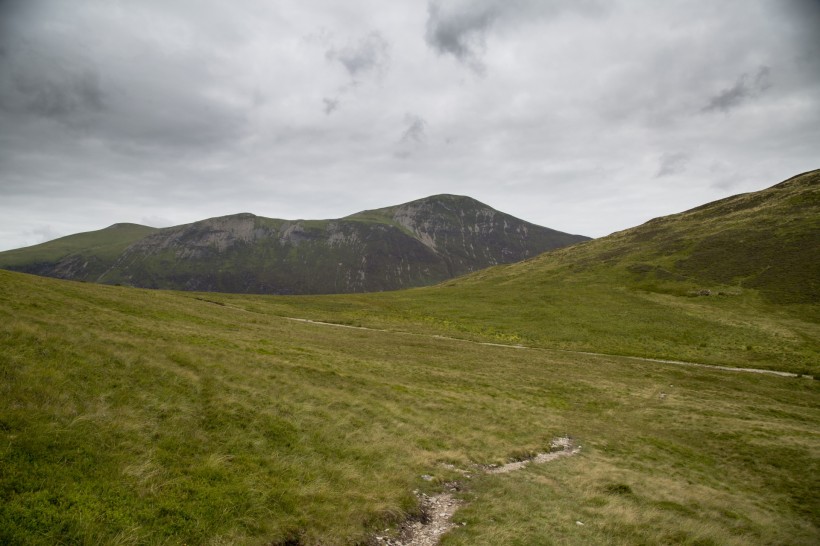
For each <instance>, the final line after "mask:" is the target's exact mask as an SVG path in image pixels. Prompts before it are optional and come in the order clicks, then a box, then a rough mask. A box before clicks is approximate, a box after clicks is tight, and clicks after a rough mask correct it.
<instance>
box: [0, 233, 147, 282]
mask: <svg viewBox="0 0 820 546" xmlns="http://www.w3.org/2000/svg"><path fill="white" fill-rule="evenodd" d="M156 231H157V229H156V228H152V227H148V226H141V225H139V224H114V225H112V226H109V227H107V228H105V229H100V230H97V231H89V232H87V233H77V234H75V235H69V236H67V237H61V238H59V239H55V240H53V241H48V242H46V243H42V244H39V245H34V246H29V247H25V248H19V249H16V250H8V251H5V252H0V267H2V268H3V269H11V270H24V271H26V272H28V273H33V274H35V275H49V276H53V277H58V278H73V279H76V280H93V279H94V278H96V277H98V276H99V275H102V274H103V273H104V272H105V271H106V270H107V269H108V268H109V267H110V266H111V264H112V263H113V262H114V260H115V259H116V258H117V256H119V255H120V254H122V252H123V251H124V250H125V249H126V248H128V246H130V245H131V244H132V243H134V242H136V241H138V240H140V239H142V238H143V237H146V236H148V235H150V234H151V233H154V232H156Z"/></svg>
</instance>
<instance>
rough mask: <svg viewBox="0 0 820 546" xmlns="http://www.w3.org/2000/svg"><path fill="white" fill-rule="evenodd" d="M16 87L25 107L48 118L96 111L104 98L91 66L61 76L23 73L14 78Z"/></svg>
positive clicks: (101, 106)
mask: <svg viewBox="0 0 820 546" xmlns="http://www.w3.org/2000/svg"><path fill="white" fill-rule="evenodd" d="M15 87H16V88H17V91H19V93H20V94H21V99H22V102H23V103H24V104H25V107H26V108H27V109H28V111H30V112H31V113H33V114H37V115H40V116H43V117H48V118H55V119H60V120H67V119H68V118H69V117H70V116H72V115H73V114H78V113H83V112H99V111H101V110H102V109H103V107H104V102H105V101H104V93H103V91H102V88H101V86H100V78H99V75H98V74H97V73H96V72H94V71H91V70H88V71H85V72H81V73H77V74H70V75H67V76H66V77H65V78H64V79H63V80H57V79H55V78H49V79H40V80H37V79H30V78H26V77H23V78H19V79H17V80H16V81H15ZM0 100H2V99H0Z"/></svg>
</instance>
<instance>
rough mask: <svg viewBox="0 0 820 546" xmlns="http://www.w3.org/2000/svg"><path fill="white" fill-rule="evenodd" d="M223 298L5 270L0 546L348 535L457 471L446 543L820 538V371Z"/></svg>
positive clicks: (0, 334)
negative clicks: (535, 461)
mask: <svg viewBox="0 0 820 546" xmlns="http://www.w3.org/2000/svg"><path fill="white" fill-rule="evenodd" d="M404 297H407V298H411V297H412V295H410V294H408V295H405V296H404ZM197 298H200V299H197ZM237 298H239V297H230V298H228V297H225V296H223V295H217V294H209V295H192V294H189V293H168V292H152V291H144V290H136V289H128V288H120V287H106V286H98V285H89V284H82V283H73V282H65V281H55V280H50V279H43V278H37V277H31V276H28V275H22V274H15V273H8V272H0V377H2V382H0V389H1V391H0V542H3V543H27V544H56V543H72V544H96V543H115V544H185V543H187V544H232V543H241V544H285V543H292V544H293V543H300V544H303V545H307V544H311V545H318V544H356V543H364V542H366V541H367V540H368V539H369V537H371V536H372V534H373V533H374V532H376V531H377V530H378V531H379V532H380V533H383V532H384V529H385V528H392V529H395V526H396V525H397V524H398V523H399V522H401V521H402V520H403V519H404V518H406V517H408V516H409V515H412V514H414V513H417V511H418V506H417V502H416V500H415V498H414V496H413V494H412V491H413V490H426V491H428V492H431V491H435V490H436V489H437V488H439V487H441V484H442V483H444V482H446V481H449V480H452V479H459V480H461V481H462V486H463V490H462V491H461V492H460V493H459V495H461V496H462V497H463V498H464V499H465V500H466V501H468V503H467V504H466V505H465V507H463V508H462V509H460V510H459V511H458V512H457V514H456V516H455V520H456V521H457V522H464V523H466V525H464V526H458V527H457V529H455V530H454V531H453V532H452V533H450V534H449V535H448V536H447V537H446V538H445V540H444V541H443V544H552V543H555V544H590V543H601V544H641V543H643V544H659V543H689V544H816V543H817V541H818V540H820V532H819V531H818V523H819V522H818V514H820V505H819V501H818V497H817V495H816V491H817V490H818V489H819V488H820V487H818V486H820V483H818V478H817V476H820V472H819V471H820V468H818V461H820V432H818V430H819V429H818V422H820V407H818V403H817V401H818V383H817V382H816V381H813V380H811V379H804V378H781V377H767V376H757V375H746V374H736V373H730V372H721V371H717V370H707V369H697V368H681V367H676V366H670V365H663V364H658V363H649V362H636V361H630V360H625V359H620V358H617V357H600V356H593V355H577V354H568V353H560V352H554V351H547V350H515V349H508V348H504V347H491V346H483V345H477V344H470V343H464V342H461V341H456V340H448V339H441V338H434V337H429V336H427V335H409V334H403V333H395V332H393V333H391V332H377V331H366V330H356V329H348V328H333V327H328V326H322V325H316V324H308V323H301V322H295V321H290V320H287V319H283V318H282V317H281V316H277V314H276V313H279V314H283V313H284V311H287V312H289V313H292V312H295V311H297V310H300V309H302V310H303V311H304V312H305V313H306V314H310V313H320V314H321V313H329V309H330V308H332V307H333V306H336V305H338V306H340V307H341V306H347V305H349V302H348V300H324V301H325V303H322V304H321V305H319V306H318V307H317V306H316V305H315V304H314V303H311V300H309V299H307V300H305V299H291V300H286V301H285V302H282V301H280V300H278V299H259V300H257V299H251V298H248V299H241V298H240V299H237ZM205 300H210V301H205ZM373 301H375V302H379V301H382V300H379V299H378V298H377V299H375V300H373ZM384 301H387V300H384ZM212 302H219V303H223V304H225V305H216V304H214V303H212ZM423 302H424V299H423V298H421V299H420V303H419V304H418V305H419V308H421V307H422V306H423ZM354 303H355V300H354ZM375 305H378V303H377V304H375ZM384 305H385V306H386V307H385V308H386V309H388V310H389V309H390V307H389V306H387V305H388V304H384ZM389 305H394V304H392V303H391V304H389ZM243 306H244V307H245V308H244V309H243V308H241V307H243ZM300 306H302V307H300ZM311 306H313V307H311ZM322 306H325V307H322ZM351 309H353V310H354V311H355V310H356V307H355V305H352V306H350V307H349V308H348V309H347V311H344V312H342V314H341V315H339V317H340V319H342V318H343V317H344V316H345V315H344V313H345V312H347V313H349V312H350V310H351ZM682 313H683V311H682ZM721 313H722V311H721ZM478 315H479V313H478V312H476V313H475V316H478ZM707 315H708V313H707ZM347 316H349V317H350V316H354V315H352V314H349V315H347ZM730 316H734V315H730ZM385 317H387V314H386V313H385V314H383V315H377V318H376V319H374V321H375V322H378V323H382V322H384V323H388V322H389V323H391V324H393V322H391V321H388V320H387V319H386V318H385ZM721 317H722V319H726V315H722V314H721ZM410 319H412V320H407V316H400V318H399V319H396V321H395V322H397V323H402V324H411V325H412V324H415V322H413V320H415V318H414V317H413V316H410ZM356 320H359V319H356ZM761 320H762V319H761ZM775 323H776V324H775V325H776V326H777V328H775V330H776V331H780V330H778V328H786V329H787V330H788V328H789V326H788V324H786V323H781V322H777V321H775ZM418 324H419V326H418V332H419V333H425V332H428V331H429V332H431V333H432V332H439V333H449V332H451V330H452V328H449V327H448V326H447V325H444V324H440V323H436V322H435V321H419V322H418ZM470 324H475V322H473V323H470ZM673 324H674V323H673ZM744 324H745V323H744ZM784 324H786V326H784ZM800 324H803V323H802V322H801V323H800ZM800 327H803V326H800ZM800 327H798V329H799V328H800ZM704 328H705V327H704ZM753 328H757V327H756V326H753ZM759 329H760V328H758V330H759ZM755 331H756V330H755ZM468 333H470V332H468ZM501 333H505V334H506V333H507V332H504V331H502V332H501ZM513 333H514V332H513ZM470 335H475V336H477V337H479V338H482V339H484V338H488V337H492V335H493V334H492V332H490V333H488V332H482V331H476V332H475V333H470ZM761 335H762V334H761ZM744 350H745V349H744ZM564 434H569V435H572V436H573V437H574V438H575V439H576V441H577V442H579V443H580V444H581V445H582V446H583V448H582V451H581V453H580V454H579V455H577V456H575V457H572V458H565V459H562V460H560V461H556V462H553V463H550V464H547V465H544V466H530V467H528V468H526V469H524V470H522V471H519V472H517V473H514V474H508V475H495V476H482V475H480V474H476V475H475V476H474V477H473V478H472V479H469V480H467V479H464V478H462V477H461V476H460V474H458V473H456V472H454V471H453V470H449V469H448V468H446V467H444V466H442V465H441V464H440V463H442V462H448V463H452V464H455V465H457V466H462V467H465V468H468V467H470V465H471V464H474V463H480V464H486V463H493V462H496V463H497V462H503V461H505V460H507V459H508V458H510V457H514V456H516V455H517V454H520V453H523V452H535V451H540V450H545V449H547V448H548V446H549V443H550V440H551V439H552V438H553V437H555V436H560V435H564ZM423 474H427V475H430V476H433V480H432V481H425V480H423V479H422V478H421V476H422V475H423ZM577 521H581V522H582V523H583V525H578V524H577V523H576V522H577Z"/></svg>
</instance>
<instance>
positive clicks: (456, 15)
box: [425, 1, 500, 74]
mask: <svg viewBox="0 0 820 546" xmlns="http://www.w3.org/2000/svg"><path fill="white" fill-rule="evenodd" d="M427 13H428V18H427V33H426V35H425V39H426V40H427V44H428V45H429V46H430V47H432V48H433V49H434V50H435V51H436V52H438V53H439V54H440V55H445V54H450V55H452V56H453V57H455V58H456V59H457V60H458V61H459V62H461V63H463V64H464V65H466V66H468V67H470V68H471V69H472V70H473V71H475V72H476V73H479V74H481V73H483V72H484V70H485V67H484V63H483V62H482V60H481V57H482V56H483V54H484V50H485V48H486V47H487V32H488V31H489V30H490V27H491V26H492V24H493V23H494V22H495V20H496V19H497V18H498V17H499V13H500V8H499V6H495V5H492V4H488V5H460V6H457V7H456V8H455V9H448V8H447V7H446V6H445V5H444V3H443V2H440V1H438V2H433V1H431V2H430V3H429V4H428V5H427Z"/></svg>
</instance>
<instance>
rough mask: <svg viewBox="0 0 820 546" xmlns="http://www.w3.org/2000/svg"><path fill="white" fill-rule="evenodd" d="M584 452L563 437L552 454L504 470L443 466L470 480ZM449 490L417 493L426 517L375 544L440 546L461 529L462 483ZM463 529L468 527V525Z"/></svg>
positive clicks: (555, 442) (447, 486) (556, 441)
mask: <svg viewBox="0 0 820 546" xmlns="http://www.w3.org/2000/svg"><path fill="white" fill-rule="evenodd" d="M580 451H581V446H576V445H575V443H574V442H573V441H572V439H571V438H569V437H562V438H555V439H554V440H553V441H552V443H551V444H550V452H549V453H539V454H537V455H536V456H534V457H532V458H531V459H527V460H524V461H516V462H512V463H508V464H505V465H501V466H493V465H490V466H476V467H474V468H475V470H474V471H470V470H464V469H460V468H458V467H455V466H453V465H450V464H444V465H443V466H444V467H445V468H447V469H448V470H454V471H456V472H458V473H460V474H461V475H463V476H464V477H465V478H466V479H469V478H470V477H472V475H473V474H474V473H476V472H484V473H486V474H506V473H508V472H513V471H515V470H520V469H522V468H524V467H525V466H527V465H528V464H542V463H546V462H549V461H554V460H555V459H558V458H560V457H569V456H571V455H575V454H577V453H578V452H580ZM422 478H424V479H427V478H428V476H422ZM445 489H446V491H445V492H443V493H439V494H438V495H426V494H424V493H419V492H416V496H417V497H418V499H419V503H420V504H421V513H422V516H421V517H420V518H417V519H412V520H408V521H406V522H405V523H404V524H403V525H402V526H401V530H400V533H399V537H398V538H391V537H388V536H381V535H377V536H375V537H374V544H376V545H378V546H435V545H436V544H438V543H439V540H441V537H442V536H443V535H444V534H445V533H446V532H447V531H449V530H450V529H452V528H454V527H456V526H457V524H456V523H453V521H452V519H453V515H454V514H455V512H456V510H457V509H458V508H459V507H460V506H461V505H462V504H463V503H462V501H461V500H459V499H457V498H456V497H455V496H454V493H455V492H456V491H458V489H459V483H458V482H449V483H447V484H445ZM461 525H464V523H462V524H461ZM581 525H583V524H581ZM385 531H387V530H385Z"/></svg>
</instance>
